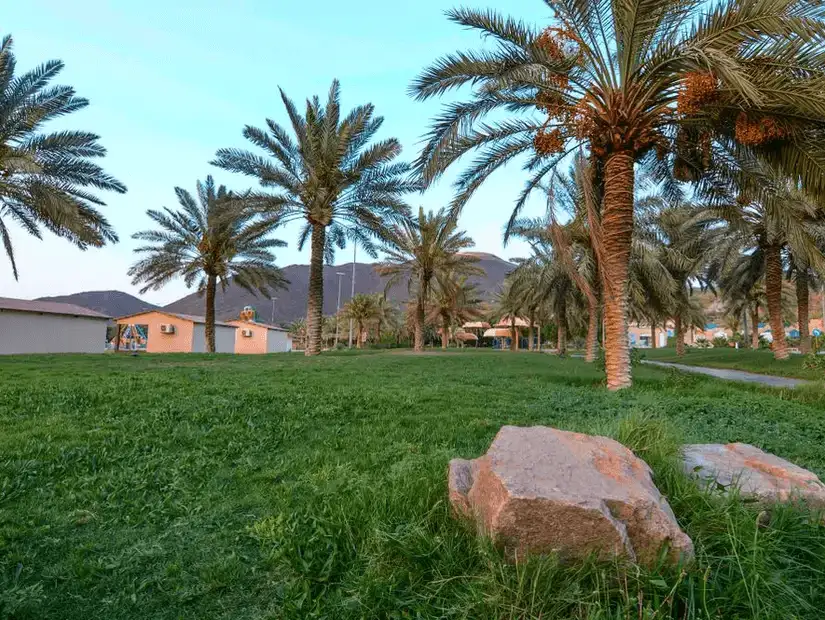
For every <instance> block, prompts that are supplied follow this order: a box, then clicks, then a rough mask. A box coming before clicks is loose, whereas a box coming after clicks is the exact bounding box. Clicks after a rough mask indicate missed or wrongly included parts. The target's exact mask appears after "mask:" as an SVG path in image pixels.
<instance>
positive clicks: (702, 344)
mask: <svg viewBox="0 0 825 620" xmlns="http://www.w3.org/2000/svg"><path fill="white" fill-rule="evenodd" d="M710 345H711V343H710V341H708V339H707V338H697V339H696V343H695V346H696V348H697V349H709V348H710Z"/></svg>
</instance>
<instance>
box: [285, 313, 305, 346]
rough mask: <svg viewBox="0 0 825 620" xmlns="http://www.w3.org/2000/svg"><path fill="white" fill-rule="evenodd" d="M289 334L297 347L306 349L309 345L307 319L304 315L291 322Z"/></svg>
mask: <svg viewBox="0 0 825 620" xmlns="http://www.w3.org/2000/svg"><path fill="white" fill-rule="evenodd" d="M289 335H290V336H292V344H293V348H295V349H301V350H303V349H305V348H306V346H307V320H306V318H304V317H301V318H299V319H295V320H294V321H292V323H290V324H289Z"/></svg>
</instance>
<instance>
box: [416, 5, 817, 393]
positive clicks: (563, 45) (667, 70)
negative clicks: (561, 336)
mask: <svg viewBox="0 0 825 620" xmlns="http://www.w3.org/2000/svg"><path fill="white" fill-rule="evenodd" d="M548 5H549V7H550V8H551V9H552V10H553V12H554V15H555V18H556V20H555V24H554V25H553V26H551V27H548V28H545V29H542V30H539V29H537V28H535V27H532V26H530V25H528V24H525V23H524V22H523V21H519V20H517V19H515V18H508V17H504V16H501V15H499V14H498V13H496V12H495V11H492V10H470V9H454V10H452V11H450V12H449V13H448V16H449V18H450V19H451V20H452V21H454V22H457V23H458V24H460V25H461V26H464V27H466V28H470V29H473V30H475V31H477V32H479V33H481V34H483V35H485V37H487V38H488V39H491V40H492V41H493V42H494V45H489V46H485V47H484V48H483V49H481V50H478V51H471V52H461V53H456V54H452V55H448V56H445V57H443V58H441V59H439V60H438V61H436V62H435V63H434V64H433V65H432V66H431V67H430V68H428V69H426V70H425V71H424V72H423V73H422V74H421V76H420V77H419V78H418V79H417V80H416V81H415V82H414V83H413V85H412V92H413V94H414V95H415V96H416V97H417V98H418V99H420V100H423V99H428V98H431V97H435V96H440V95H443V94H444V93H446V92H448V91H450V90H453V89H457V88H460V87H462V86H468V85H469V86H472V87H473V90H472V94H471V96H470V99H469V100H467V101H459V102H456V103H451V104H449V105H448V106H447V107H446V109H445V111H444V112H443V113H441V114H440V115H439V116H438V117H437V118H436V120H435V121H434V123H433V126H432V128H431V130H430V132H429V134H428V136H427V144H426V145H425V147H424V149H423V151H422V153H421V155H420V157H419V159H418V162H417V169H418V171H419V172H420V174H421V175H422V178H423V180H424V181H425V182H426V183H430V182H432V181H433V180H434V179H436V178H437V177H438V176H440V175H441V174H443V173H444V171H445V170H447V169H448V168H449V167H450V166H451V165H452V164H453V163H455V162H456V161H457V160H458V159H460V158H461V157H462V156H463V155H465V154H466V153H468V152H477V153H478V156H477V157H476V159H474V160H473V162H472V163H471V164H470V166H469V168H468V169H467V170H465V171H464V172H463V173H461V174H460V175H459V176H458V179H457V181H456V189H457V194H456V197H455V199H454V201H453V203H452V207H453V209H454V210H458V209H461V208H462V207H463V206H464V205H465V204H466V203H467V201H468V200H469V199H470V197H471V196H472V195H473V193H474V192H475V190H476V189H477V188H478V187H479V186H480V185H481V184H482V183H483V182H484V181H485V180H486V179H487V178H488V177H489V176H490V175H491V174H492V173H494V172H495V171H496V170H497V169H499V168H500V167H502V166H503V165H505V164H507V163H508V162H511V161H512V160H514V159H516V158H518V157H519V156H522V155H526V156H527V160H526V163H525V169H526V170H528V171H529V173H530V177H529V179H528V181H527V183H526V185H525V188H524V190H523V191H522V193H521V195H520V196H519V198H518V200H517V201H516V204H515V208H514V211H513V215H512V216H511V222H512V221H513V220H514V219H515V218H516V217H517V215H518V212H519V211H520V210H521V208H522V207H523V206H524V204H525V202H526V200H527V198H528V196H529V195H530V194H531V192H532V191H533V190H534V189H535V188H536V187H538V186H539V184H540V183H541V181H542V179H544V177H545V176H546V175H547V174H548V173H550V172H551V171H552V170H553V169H554V168H555V167H556V166H557V165H558V164H559V163H560V162H562V161H565V156H566V155H567V154H568V153H570V152H574V151H575V150H577V149H579V148H580V147H586V148H587V149H588V151H589V153H590V157H591V160H592V162H593V165H594V166H595V167H596V168H597V171H598V177H599V179H600V181H599V185H603V188H604V193H603V203H602V217H601V222H600V227H599V230H598V231H594V240H595V241H596V242H597V245H598V247H599V248H600V251H601V252H602V256H603V259H604V260H603V264H602V265H601V274H602V280H603V294H604V301H605V304H604V305H605V325H606V351H605V363H606V367H607V375H608V378H607V384H608V387H609V388H610V389H619V388H623V387H627V386H629V385H630V384H631V376H630V363H629V342H628V337H627V286H628V278H629V264H630V254H631V246H632V235H633V228H634V214H633V206H634V187H635V184H636V173H635V169H634V166H635V164H636V163H637V162H641V163H642V164H643V165H644V166H645V167H646V168H648V169H651V170H656V169H657V170H659V171H662V170H665V169H666V168H667V169H670V168H673V169H674V170H676V171H677V173H678V176H679V177H680V178H682V179H685V180H689V179H695V178H696V177H697V176H698V175H699V174H700V173H701V171H702V169H703V168H704V167H706V166H708V165H710V164H711V163H712V159H713V153H714V147H715V145H716V144H718V143H720V142H722V143H728V144H733V145H735V147H736V148H737V149H741V150H752V151H760V152H762V153H763V154H764V155H765V157H767V158H769V159H770V160H771V161H772V162H773V163H775V164H776V165H777V166H778V167H779V168H780V169H781V170H782V171H783V172H785V173H787V174H794V175H797V177H798V178H799V180H800V182H801V183H802V184H803V186H805V187H806V188H807V189H808V190H809V191H816V192H817V193H818V194H819V195H822V193H823V189H825V172H823V169H825V167H824V166H823V165H822V163H823V161H825V140H822V136H823V134H825V92H823V89H822V88H821V87H820V86H819V83H820V77H819V76H821V75H822V72H823V70H825V55H822V54H821V53H819V50H820V49H821V45H822V42H823V39H824V38H825V25H824V24H823V20H822V11H821V7H820V6H819V3H814V2H808V1H807V0H775V1H766V2H750V1H747V2H746V1H745V0H723V1H722V2H721V3H718V4H717V5H715V7H714V9H713V10H709V9H708V8H707V4H706V3H705V2H700V1H699V0H688V1H685V0H655V1H654V0H627V1H624V2H616V1H615V0H591V1H588V2H583V1H576V0H560V1H557V2H548ZM537 111H539V112H540V114H538V115H537V114H536V112H537Z"/></svg>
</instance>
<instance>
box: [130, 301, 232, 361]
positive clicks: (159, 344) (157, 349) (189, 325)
mask: <svg viewBox="0 0 825 620" xmlns="http://www.w3.org/2000/svg"><path fill="white" fill-rule="evenodd" d="M117 323H118V325H120V326H122V327H121V333H124V332H127V331H129V332H139V333H140V334H142V335H143V336H144V338H143V342H142V343H141V344H140V347H139V350H141V351H146V352H147V353H205V352H206V320H205V319H204V317H202V316H195V315H192V314H177V313H175V312H165V311H164V310H150V311H148V312H140V313H138V314H130V315H128V316H122V317H120V318H119V319H117ZM236 329H237V328H236V327H235V326H234V325H231V324H229V323H223V322H221V321H216V322H215V352H216V353H234V352H235V330H236ZM122 346H123V342H121V347H122Z"/></svg>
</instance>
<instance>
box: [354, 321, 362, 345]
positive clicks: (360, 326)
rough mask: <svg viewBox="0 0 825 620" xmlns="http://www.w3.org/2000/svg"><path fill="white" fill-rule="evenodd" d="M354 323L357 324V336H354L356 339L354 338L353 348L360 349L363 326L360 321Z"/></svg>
mask: <svg viewBox="0 0 825 620" xmlns="http://www.w3.org/2000/svg"><path fill="white" fill-rule="evenodd" d="M356 322H357V324H358V334H357V335H356V338H355V348H356V349H360V348H361V341H362V340H363V339H364V325H363V323H361V321H356Z"/></svg>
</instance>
